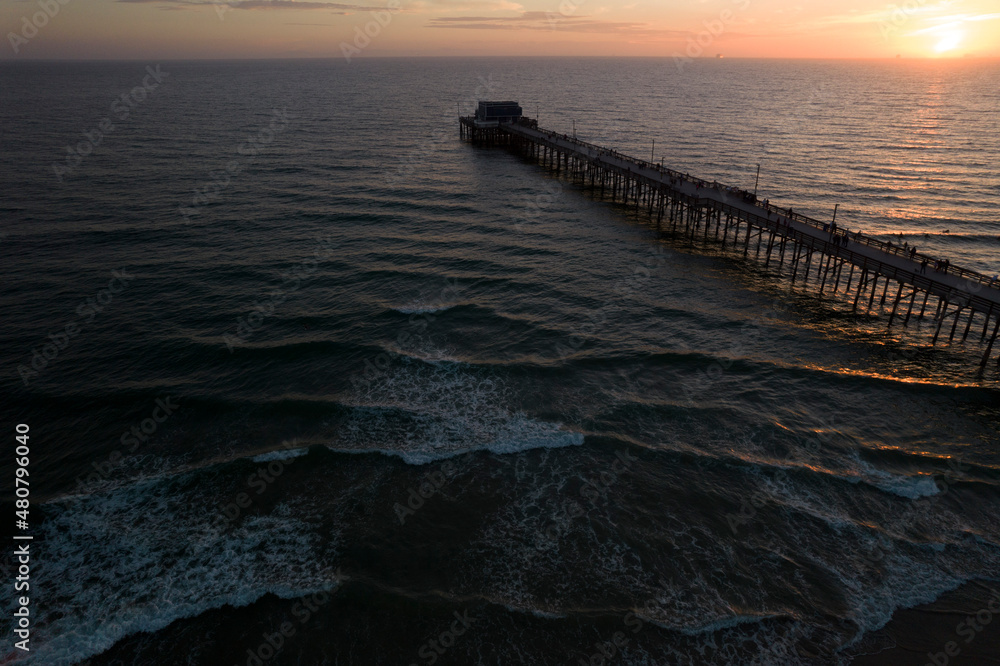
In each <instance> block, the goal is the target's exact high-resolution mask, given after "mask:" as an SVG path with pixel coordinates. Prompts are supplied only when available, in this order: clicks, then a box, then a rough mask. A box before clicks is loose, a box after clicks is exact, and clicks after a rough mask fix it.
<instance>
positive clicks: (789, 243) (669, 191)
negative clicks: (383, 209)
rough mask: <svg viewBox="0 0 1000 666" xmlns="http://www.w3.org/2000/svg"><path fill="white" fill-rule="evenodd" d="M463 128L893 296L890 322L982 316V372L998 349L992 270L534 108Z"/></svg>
mask: <svg viewBox="0 0 1000 666" xmlns="http://www.w3.org/2000/svg"><path fill="white" fill-rule="evenodd" d="M459 131H460V135H461V136H462V138H463V139H467V140H469V141H471V142H474V143H477V144H483V145H495V146H504V147H507V148H509V149H511V150H513V151H514V152H516V153H518V154H520V155H522V156H524V157H526V158H528V159H530V160H532V161H535V162H537V163H538V164H540V165H542V166H543V167H545V168H548V169H551V170H553V171H555V173H556V174H557V175H560V176H565V177H567V178H569V179H571V180H573V181H578V182H579V183H581V184H582V185H584V186H585V187H589V188H591V190H593V191H594V192H595V193H596V192H599V193H600V196H601V197H602V198H605V197H608V196H610V197H611V198H612V199H613V200H615V201H618V202H620V203H623V204H625V205H628V206H633V205H634V206H635V210H636V211H637V212H640V211H641V212H642V213H643V214H645V215H648V216H649V218H650V219H651V220H654V221H655V222H656V226H657V228H658V229H663V228H664V227H665V226H666V227H667V228H669V230H671V231H672V232H674V233H683V234H687V235H690V236H691V237H692V238H696V237H701V238H704V239H706V240H708V239H715V240H717V241H718V242H720V243H721V244H722V245H723V246H724V247H725V246H729V247H731V248H735V249H736V250H737V251H741V252H742V254H743V255H744V256H749V255H750V253H751V252H752V253H753V255H754V257H755V258H757V259H759V260H761V261H763V263H764V267H765V268H770V267H772V265H773V266H774V267H775V268H776V269H777V271H778V273H779V274H781V275H784V276H790V278H791V281H792V283H793V284H794V283H795V282H796V281H797V280H800V281H801V282H802V283H804V284H809V277H810V275H812V276H813V284H814V285H816V286H818V288H819V292H820V293H821V294H822V293H824V290H828V292H829V293H834V294H843V295H844V298H848V299H851V298H852V299H853V306H852V308H853V310H852V311H853V312H857V311H858V309H859V307H860V308H861V309H862V311H863V312H865V313H870V312H871V311H872V308H873V306H874V305H875V301H876V300H878V310H877V311H878V312H881V311H882V308H883V306H884V305H885V302H886V298H890V299H891V303H892V307H891V310H890V313H889V321H888V326H889V327H892V325H893V323H894V322H899V323H900V324H902V325H903V326H908V325H909V322H910V319H911V317H913V316H915V317H916V318H917V319H921V320H922V319H924V318H925V316H930V317H931V318H932V320H931V321H932V323H933V329H934V334H933V337H932V339H931V345H936V344H937V341H938V339H939V338H940V337H941V336H942V333H944V334H945V335H947V339H948V342H949V343H950V342H952V341H953V340H954V338H955V336H956V334H958V333H959V332H960V333H961V341H962V342H965V341H966V339H967V338H968V337H969V333H970V331H975V332H978V327H979V326H980V325H981V326H982V332H981V334H980V338H979V340H980V342H985V343H986V347H985V350H984V353H983V356H982V361H981V362H980V364H979V374H980V375H982V373H983V371H984V369H985V368H986V365H987V363H988V361H989V359H990V355H991V353H992V351H993V346H994V343H995V342H996V339H997V333H998V332H1000V282H998V281H996V280H993V279H992V278H989V277H987V276H986V275H983V274H981V273H977V272H975V271H970V270H966V269H963V268H958V267H955V266H950V265H949V266H946V267H941V268H938V267H937V263H936V259H937V258H934V257H930V256H928V255H925V254H922V253H919V252H915V251H914V250H912V249H909V248H903V247H902V246H899V245H894V244H892V243H891V242H883V241H879V240H877V239H875V238H871V237H868V236H865V235H862V234H860V233H853V232H847V231H845V230H844V229H842V228H835V227H833V226H832V225H826V224H824V223H823V222H820V221H818V220H815V219H812V218H809V217H806V216H805V215H801V214H799V213H794V212H793V211H792V210H791V209H787V210H786V209H781V208H778V207H776V206H774V205H767V206H765V205H764V204H763V203H761V202H760V201H758V200H757V199H756V197H755V196H753V195H752V194H748V193H746V192H743V191H740V190H736V189H735V188H730V187H724V186H722V185H720V184H718V183H710V182H707V181H704V180H701V179H698V178H693V177H691V176H689V175H686V174H682V173H678V172H676V171H673V170H670V169H665V168H663V167H662V166H660V165H657V164H653V163H651V162H646V161H644V160H640V159H637V158H635V157H630V156H628V155H622V154H620V153H618V152H616V151H614V150H611V149H608V148H604V147H601V146H596V145H593V144H589V143H586V142H584V141H579V140H577V139H576V138H574V137H570V136H567V135H565V134H557V133H555V132H550V131H547V130H544V129H540V128H538V123H537V121H534V120H531V119H529V118H521V119H520V120H519V121H517V122H508V123H483V122H481V121H477V119H476V118H474V117H472V116H463V117H461V118H459ZM761 255H763V257H761ZM845 272H847V275H846V276H845V275H844V273H845ZM852 288H853V290H852ZM880 292H881V293H880ZM931 298H934V301H930V299H931ZM974 327H975V328H974ZM997 364H998V365H1000V358H998V360H997Z"/></svg>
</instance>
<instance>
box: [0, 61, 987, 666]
mask: <svg viewBox="0 0 1000 666" xmlns="http://www.w3.org/2000/svg"><path fill="white" fill-rule="evenodd" d="M998 90H1000V65H997V64H996V63H995V62H983V61H976V60H963V61H891V62H862V61H838V62H821V61H795V62H791V61H790V62H781V61H753V60H747V61H741V60H706V61H695V62H693V63H689V64H687V65H686V66H685V67H683V68H681V69H678V68H677V67H676V65H675V63H674V62H673V61H672V60H669V59H667V60H638V59H637V60H629V59H625V60H611V59H495V58H480V59H475V58H473V59H441V60H438V59H426V60H421V59H413V60H375V59H369V60H365V59H358V60H355V61H353V62H351V63H345V62H343V61H339V60H337V61H273V62H263V61H262V62H201V63H196V62H163V63H156V62H149V63H145V62H142V63H138V62H137V63H30V62H21V63H5V64H3V65H2V66H0V91H2V93H0V192H2V194H0V233H2V234H3V235H2V237H0V266H2V273H0V274H2V281H3V290H2V293H0V307H2V310H0V311H2V312H3V317H2V319H0V357H2V367H3V375H2V379H0V382H2V383H0V388H2V391H3V396H4V399H3V404H2V405H0V410H2V412H3V421H4V423H5V424H7V425H5V426H4V427H5V428H7V430H8V432H11V433H12V431H13V426H14V424H16V423H27V424H29V425H30V427H31V445H32V450H33V453H32V457H31V467H30V471H31V477H30V478H31V482H32V486H31V488H32V495H31V498H32V512H31V522H32V527H31V533H32V534H33V535H34V537H35V540H34V541H33V542H32V547H33V548H34V549H35V553H36V554H35V557H34V560H33V564H32V566H33V569H32V581H31V594H32V599H33V603H35V604H37V605H36V606H35V607H34V609H33V610H34V615H33V629H34V633H33V634H32V643H31V647H32V649H31V652H30V653H23V652H21V651H18V650H15V649H14V648H13V647H11V646H10V644H6V645H5V646H4V648H3V650H2V653H0V654H2V657H0V661H2V663H8V662H9V663H19V664H20V663H24V664H44V665H52V664H79V663H89V664H93V665H94V666H97V665H104V664H132V663H136V664H227V665H228V664H240V665H243V664H247V665H248V666H252V665H254V664H257V666H260V665H261V664H264V663H266V664H397V663H398V664H431V663H442V664H445V663H447V664H477V663H481V664H577V663H592V664H597V663H609V664H611V663H622V664H636V665H639V664H846V663H850V662H851V660H852V659H854V658H855V657H856V656H857V655H859V654H864V653H869V654H870V653H872V652H873V651H875V652H877V651H878V650H879V649H882V648H884V647H891V646H887V645H883V644H882V643H879V642H878V640H876V639H875V638H873V637H876V636H879V635H880V634H879V631H880V630H881V629H882V628H883V627H884V626H886V624H887V623H888V622H890V620H891V618H892V617H893V616H894V614H897V613H899V612H900V611H901V610H903V609H908V608H913V607H915V606H919V605H920V604H925V603H929V602H933V601H934V600H936V599H938V598H939V597H941V595H944V594H947V593H950V592H951V591H953V590H960V589H965V588H967V587H968V586H970V585H985V586H987V587H990V586H992V589H996V586H997V584H998V582H1000V581H998V579H1000V575H998V572H1000V522H998V518H997V516H998V515H1000V492H998V484H1000V453H998V446H997V445H998V444H1000V391H998V374H997V370H996V368H995V366H994V365H992V364H991V365H990V367H989V368H988V370H987V372H986V373H985V375H984V376H982V377H980V378H977V377H976V376H975V373H974V367H975V365H976V363H977V362H978V359H979V356H980V354H981V353H982V350H981V346H980V345H979V342H978V340H979V334H978V333H979V332H978V331H975V332H974V334H972V335H970V337H969V340H968V341H967V342H965V343H960V342H958V340H957V339H956V341H955V342H954V343H953V344H951V345H940V344H939V345H938V346H937V347H934V348H931V347H930V346H929V345H928V343H927V336H926V332H927V329H928V328H929V326H930V324H929V322H925V323H917V322H914V323H912V324H911V325H910V327H908V328H906V329H903V328H901V327H895V328H893V329H892V330H886V326H885V317H884V316H877V315H876V314H872V315H866V316H853V315H851V314H850V311H849V310H850V307H849V305H850V303H849V301H846V300H845V299H844V298H843V297H842V296H831V295H829V294H827V295H826V296H823V297H820V296H818V295H817V294H816V293H815V289H814V288H803V287H801V285H800V286H797V287H794V288H793V287H791V286H790V285H789V284H788V282H787V281H785V280H782V279H779V278H777V277H776V275H775V274H774V273H773V272H771V273H768V272H765V271H762V270H761V269H760V267H759V266H758V265H757V264H755V263H753V262H748V261H745V260H743V259H742V257H739V256H735V255H731V254H729V253H728V252H726V251H723V250H721V249H720V248H718V247H717V246H715V245H713V244H699V243H692V242H691V241H690V240H686V239H681V238H676V237H671V236H670V235H669V234H662V233H660V232H658V231H657V230H656V229H655V228H654V227H653V226H652V225H650V224H649V222H648V221H647V220H645V219H643V218H642V217H641V216H638V217H637V216H635V214H634V213H633V212H632V211H629V210H625V209H623V208H622V207H621V206H618V205H616V204H613V203H611V202H608V201H601V200H599V199H597V198H595V197H594V196H593V195H592V194H590V193H588V192H585V191H583V190H581V189H580V188H578V187H577V186H575V185H573V184H572V183H570V182H568V181H565V180H559V179H558V178H556V177H554V176H553V175H552V174H549V173H546V172H545V171H543V170H542V169H540V168H539V167H538V166H536V165H533V164H530V163H527V162H525V161H523V160H522V159H520V158H518V157H516V156H514V155H512V154H510V153H507V152H505V151H503V150H500V149H486V148H480V147H473V146H470V145H468V144H464V143H462V142H461V141H460V140H459V137H458V125H457V121H456V117H457V115H458V114H459V113H468V112H469V110H470V109H471V107H472V104H473V103H474V102H475V101H476V100H478V99H490V98H492V99H516V100H519V101H520V102H521V103H522V105H523V106H524V107H525V111H526V113H528V114H529V115H532V116H535V115H536V114H537V116H538V118H539V121H540V124H541V125H542V126H543V127H546V128H550V129H554V130H556V131H560V132H566V133H571V132H572V131H574V125H575V131H576V133H577V136H579V137H580V138H583V139H586V140H589V141H592V142H594V143H598V144H603V145H608V146H611V147H614V148H616V149H618V150H620V151H622V152H625V153H629V154H634V155H636V156H639V157H644V158H645V157H649V156H650V155H651V154H652V157H653V158H654V159H656V160H657V161H659V160H660V159H661V158H662V159H663V161H664V164H665V165H667V166H670V167H672V168H674V169H678V170H681V171H686V172H689V173H691V174H692V175H696V176H699V177H702V178H707V179H709V180H712V179H715V180H719V181H720V182H724V183H727V184H732V185H738V186H740V187H746V188H752V187H753V184H754V180H755V176H756V170H757V164H760V165H761V170H760V184H759V192H760V194H761V196H762V197H768V198H770V199H771V201H772V202H775V203H779V204H781V205H791V206H793V207H794V208H795V209H796V210H797V211H800V212H805V213H807V214H812V215H814V216H817V217H821V218H822V217H824V216H830V215H832V211H833V207H834V205H839V211H838V216H837V220H838V224H842V225H844V226H846V227H848V228H850V229H852V230H854V229H860V230H864V231H866V232H869V233H873V234H876V235H881V236H882V237H884V238H889V237H895V238H900V236H899V234H902V239H901V240H900V242H903V240H905V241H906V242H908V243H911V244H915V245H917V246H918V247H919V248H920V249H921V250H922V251H931V252H933V253H937V254H940V255H941V256H942V257H947V258H949V259H951V261H952V263H953V265H961V266H964V267H967V268H972V269H976V270H980V271H983V272H986V273H988V274H991V275H992V274H996V273H997V272H1000V258H998V252H997V250H998V248H1000V220H998V215H997V212H998V206H997V200H998V199H997V195H998V194H1000V180H998V178H997V175H996V171H995V164H994V162H995V157H996V155H997V154H1000V138H998V132H997V129H998V127H997V118H998V117H1000V116H998V114H997V110H998V108H1000V93H998V92H997V91H998ZM123 95H124V97H122V96H123ZM654 141H655V145H654V144H653V142H654ZM12 456H13V454H11V457H12ZM0 467H2V469H3V470H4V476H5V478H10V474H9V473H8V472H10V471H12V469H13V461H12V460H11V459H10V458H8V459H4V460H3V461H0ZM5 483H6V482H5ZM5 487H6V486H5ZM11 496H12V495H11V494H10V493H9V490H8V494H7V496H6V497H5V498H4V499H5V500H7V498H8V497H11ZM8 505H9V502H8V504H5V506H8ZM10 564H11V562H10V561H5V566H9V565H10ZM7 576H8V574H7V573H5V578H6V577H7ZM8 597H9V595H8ZM8 597H5V603H7V604H8V607H10V608H11V609H12V605H11V604H12V603H13V601H12V600H11V599H9V598H8ZM7 617H8V618H9V617H10V614H9V613H8V614H7ZM5 622H8V620H5ZM5 635H10V634H9V632H7V633H5ZM978 640H979V641H980V643H979V644H978V645H979V647H980V648H982V647H983V646H984V645H988V643H985V641H989V640H994V641H995V640H996V638H995V634H994V635H993V638H990V637H989V636H986V635H983V636H982V637H980V638H979V639H978ZM963 646H964V644H963ZM942 649H943V648H942ZM994 654H995V653H994ZM917 659H918V660H919V655H918V656H917ZM887 663H889V662H887ZM897 663H902V662H897ZM914 663H917V662H916V661H914ZM920 663H922V661H921V662H920ZM970 663H971V662H970Z"/></svg>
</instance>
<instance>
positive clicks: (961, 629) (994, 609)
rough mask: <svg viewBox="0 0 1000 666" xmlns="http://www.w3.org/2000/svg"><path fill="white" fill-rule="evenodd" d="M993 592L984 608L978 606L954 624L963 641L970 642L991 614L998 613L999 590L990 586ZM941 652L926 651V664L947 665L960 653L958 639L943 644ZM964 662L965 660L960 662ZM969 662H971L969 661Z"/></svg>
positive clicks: (999, 604) (982, 628)
mask: <svg viewBox="0 0 1000 666" xmlns="http://www.w3.org/2000/svg"><path fill="white" fill-rule="evenodd" d="M990 592H992V593H993V594H992V595H991V596H990V600H989V601H988V602H986V607H985V608H980V609H979V610H978V611H976V613H975V615H969V616H967V617H966V618H965V619H964V620H962V621H961V622H959V623H958V624H957V625H955V633H956V634H958V635H959V636H961V637H963V638H964V639H965V643H966V644H969V643H971V642H972V641H973V640H974V639H975V638H976V636H978V635H979V633H980V632H982V631H983V630H984V629H986V626H987V625H989V623H990V622H992V621H993V616H994V615H996V614H998V613H1000V591H997V590H994V589H992V588H990ZM943 647H944V650H943V651H941V652H928V653H927V659H928V661H927V664H926V666H948V664H950V663H951V660H952V658H953V657H957V656H958V655H960V654H961V653H962V648H961V646H960V645H959V643H958V641H948V642H947V643H945V644H944V646H943ZM962 663H965V662H962ZM969 663H971V662H969Z"/></svg>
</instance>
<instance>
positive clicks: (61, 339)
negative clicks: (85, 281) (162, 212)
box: [17, 268, 135, 386]
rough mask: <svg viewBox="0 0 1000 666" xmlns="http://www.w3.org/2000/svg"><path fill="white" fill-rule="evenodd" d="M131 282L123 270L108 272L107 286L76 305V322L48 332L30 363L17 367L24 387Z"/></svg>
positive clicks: (32, 351) (34, 349) (132, 276)
mask: <svg viewBox="0 0 1000 666" xmlns="http://www.w3.org/2000/svg"><path fill="white" fill-rule="evenodd" d="M134 279H135V276H134V275H129V274H128V273H127V272H126V271H125V269H124V268H123V269H122V270H120V271H111V279H110V280H108V286H107V287H106V288H104V289H101V290H100V291H98V292H97V293H96V294H95V295H94V296H90V297H88V298H85V299H84V300H83V301H81V302H80V304H79V305H78V306H76V314H77V317H79V319H76V320H73V321H71V322H69V323H68V324H66V325H65V326H63V328H62V330H60V331H56V332H55V333H49V335H48V342H45V343H43V344H42V345H41V347H32V349H31V360H30V361H29V362H28V363H27V364H21V365H18V366H17V374H18V375H20V376H21V381H22V382H24V385H25V386H28V380H30V379H33V378H35V377H37V376H38V374H39V373H40V372H41V371H42V370H44V369H45V368H47V367H48V365H49V363H51V362H52V361H54V360H56V358H57V357H58V356H59V354H60V353H61V352H62V351H64V350H65V349H66V348H67V347H68V346H69V343H70V342H71V341H72V339H73V338H74V337H76V336H77V335H79V334H80V332H81V331H83V329H84V326H85V325H86V324H89V323H91V322H92V321H94V318H95V317H96V316H97V315H98V314H99V313H101V312H103V311H104V308H106V307H108V306H109V305H110V304H111V302H112V301H114V299H115V296H117V295H118V294H120V293H122V292H123V291H125V289H126V288H127V287H128V286H129V283H130V282H131V281H132V280H134Z"/></svg>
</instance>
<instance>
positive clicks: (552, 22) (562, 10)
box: [545, 0, 587, 30]
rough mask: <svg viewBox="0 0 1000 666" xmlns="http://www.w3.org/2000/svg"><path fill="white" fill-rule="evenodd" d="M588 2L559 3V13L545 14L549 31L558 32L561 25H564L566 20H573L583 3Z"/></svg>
mask: <svg viewBox="0 0 1000 666" xmlns="http://www.w3.org/2000/svg"><path fill="white" fill-rule="evenodd" d="M586 1H587V0H562V2H560V3H559V12H558V13H556V12H545V18H546V20H547V21H548V22H549V29H551V30H558V29H559V24H561V23H564V22H565V21H566V19H568V18H572V17H573V16H574V15H575V14H576V11H577V10H578V9H580V7H582V6H583V3H584V2H586Z"/></svg>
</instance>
